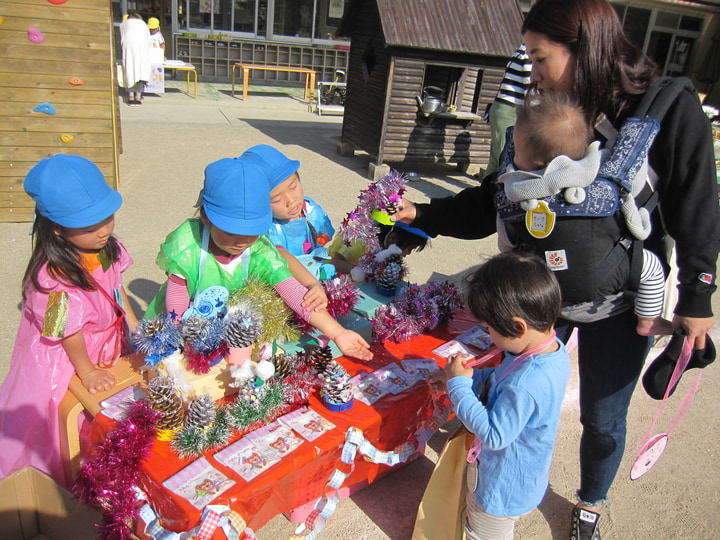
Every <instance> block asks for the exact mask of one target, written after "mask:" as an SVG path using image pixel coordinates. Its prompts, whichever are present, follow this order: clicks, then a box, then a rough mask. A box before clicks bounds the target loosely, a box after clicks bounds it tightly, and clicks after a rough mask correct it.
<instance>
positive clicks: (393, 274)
mask: <svg viewBox="0 0 720 540" xmlns="http://www.w3.org/2000/svg"><path fill="white" fill-rule="evenodd" d="M402 276H403V268H402V264H401V263H399V262H395V261H392V262H389V263H387V264H385V265H383V268H382V271H380V274H379V275H378V277H377V284H378V285H379V286H381V287H384V288H385V289H390V290H394V289H397V286H398V283H400V282H401V281H402Z"/></svg>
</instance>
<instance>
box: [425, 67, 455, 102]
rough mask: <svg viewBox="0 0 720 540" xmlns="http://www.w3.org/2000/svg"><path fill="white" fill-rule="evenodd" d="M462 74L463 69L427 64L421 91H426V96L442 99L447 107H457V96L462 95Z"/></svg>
mask: <svg viewBox="0 0 720 540" xmlns="http://www.w3.org/2000/svg"><path fill="white" fill-rule="evenodd" d="M464 74H465V69H464V68H461V67H457V66H443V65H436V64H428V65H426V66H425V77H424V78H423V91H425V90H426V89H427V93H428V94H431V95H432V97H440V98H442V99H443V101H445V103H447V104H448V105H459V104H460V103H459V99H458V95H462V91H461V90H462V88H461V86H462V84H461V82H462V78H463V75H464ZM438 94H440V95H438ZM423 97H425V96H423Z"/></svg>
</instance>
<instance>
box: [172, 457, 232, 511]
mask: <svg viewBox="0 0 720 540" xmlns="http://www.w3.org/2000/svg"><path fill="white" fill-rule="evenodd" d="M234 484H235V481H234V480H230V479H229V478H228V477H227V476H225V475H224V474H223V473H221V472H220V471H218V470H217V469H215V468H214V467H213V466H212V465H210V463H208V461H207V459H205V458H204V457H202V458H200V459H196V460H195V461H193V462H192V463H191V464H190V465H188V466H187V467H185V468H184V469H183V470H181V471H180V472H178V473H177V474H175V475H174V476H172V477H170V478H169V479H167V480H165V482H163V485H164V486H165V487H166V488H168V489H169V490H170V491H172V492H173V493H176V494H178V495H180V496H181V497H182V498H183V499H186V500H187V501H189V502H190V504H192V505H193V506H194V507H195V508H198V509H202V508H205V506H207V505H208V504H209V503H210V501H212V500H213V499H215V498H216V497H218V496H219V495H220V494H222V493H223V492H225V491H226V490H227V489H228V488H229V487H230V486H232V485H234Z"/></svg>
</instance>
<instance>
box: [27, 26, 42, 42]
mask: <svg viewBox="0 0 720 540" xmlns="http://www.w3.org/2000/svg"><path fill="white" fill-rule="evenodd" d="M28 39H29V40H30V41H32V42H33V43H42V42H43V41H45V36H44V35H43V33H42V32H41V31H40V30H38V29H37V28H32V27H30V28H28Z"/></svg>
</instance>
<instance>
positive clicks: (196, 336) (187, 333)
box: [182, 315, 210, 343]
mask: <svg viewBox="0 0 720 540" xmlns="http://www.w3.org/2000/svg"><path fill="white" fill-rule="evenodd" d="M209 326H210V321H209V320H208V319H206V318H205V317H201V316H200V315H191V316H189V317H188V318H187V319H185V320H184V321H183V324H182V337H183V339H184V340H185V341H187V342H190V343H196V342H198V341H202V340H203V339H204V338H205V337H206V336H207V335H208V332H209V330H210V329H209Z"/></svg>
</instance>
